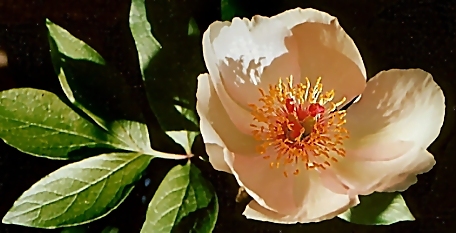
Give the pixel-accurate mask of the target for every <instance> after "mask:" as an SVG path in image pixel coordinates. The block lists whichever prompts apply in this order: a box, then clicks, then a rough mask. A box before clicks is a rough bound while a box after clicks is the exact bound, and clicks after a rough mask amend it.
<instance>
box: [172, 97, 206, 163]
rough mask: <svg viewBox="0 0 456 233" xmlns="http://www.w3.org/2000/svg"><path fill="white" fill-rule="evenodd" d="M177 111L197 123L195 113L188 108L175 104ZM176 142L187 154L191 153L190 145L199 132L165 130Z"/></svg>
mask: <svg viewBox="0 0 456 233" xmlns="http://www.w3.org/2000/svg"><path fill="white" fill-rule="evenodd" d="M175 107H176V109H177V111H179V112H180V113H181V114H182V115H183V116H184V117H185V118H187V119H188V120H189V121H191V122H192V123H193V124H195V125H199V122H198V119H197V116H196V114H195V113H194V112H193V111H191V110H190V109H187V108H184V107H182V106H179V105H176V106H175ZM166 134H168V136H170V137H171V138H172V139H173V140H174V141H175V142H176V143H177V144H179V145H181V146H182V147H183V148H184V149H185V152H186V153H187V154H189V155H190V154H192V145H193V142H194V141H195V138H196V136H198V134H199V132H197V131H189V130H179V131H168V132H166Z"/></svg>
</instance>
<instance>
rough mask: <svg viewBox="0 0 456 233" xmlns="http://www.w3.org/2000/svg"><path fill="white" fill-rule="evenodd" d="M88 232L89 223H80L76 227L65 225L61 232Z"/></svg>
mask: <svg viewBox="0 0 456 233" xmlns="http://www.w3.org/2000/svg"><path fill="white" fill-rule="evenodd" d="M85 232H87V225H80V226H74V227H65V228H63V230H62V231H61V232H60V233H85Z"/></svg>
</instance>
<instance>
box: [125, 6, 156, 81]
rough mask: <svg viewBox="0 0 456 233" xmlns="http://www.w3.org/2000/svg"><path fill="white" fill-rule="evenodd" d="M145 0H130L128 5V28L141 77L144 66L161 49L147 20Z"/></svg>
mask: <svg viewBox="0 0 456 233" xmlns="http://www.w3.org/2000/svg"><path fill="white" fill-rule="evenodd" d="M145 1H146V0H132V1H131V7H130V30H131V33H132V35H133V39H134V40H135V44H136V49H137V51H138V56H139V66H140V70H141V74H142V76H143V79H144V77H145V75H144V71H145V69H146V67H147V66H148V65H149V63H150V61H151V60H152V58H153V57H154V56H155V54H157V53H158V51H160V49H161V45H160V43H158V41H157V40H156V39H155V38H154V36H153V35H152V32H151V26H150V24H149V22H148V21H147V14H146V6H145Z"/></svg>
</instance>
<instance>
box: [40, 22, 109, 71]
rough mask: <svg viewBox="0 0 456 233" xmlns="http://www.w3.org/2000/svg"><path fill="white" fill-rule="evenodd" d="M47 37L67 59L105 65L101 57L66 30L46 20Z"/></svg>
mask: <svg viewBox="0 0 456 233" xmlns="http://www.w3.org/2000/svg"><path fill="white" fill-rule="evenodd" d="M46 26H47V28H48V32H49V35H50V36H51V37H52V39H54V42H55V44H56V45H57V49H58V50H59V52H61V53H62V54H65V55H66V56H67V57H69V58H72V59H76V60H88V61H91V62H94V63H96V64H100V65H105V64H106V62H105V60H104V59H103V57H102V56H101V55H100V54H99V53H98V52H97V51H95V50H94V49H93V48H92V47H90V46H89V45H88V44H86V43H85V42H84V41H81V40H79V39H78V38H76V37H74V36H73V35H71V34H70V33H69V32H68V31H67V30H65V29H63V28H61V27H59V26H58V25H56V24H54V23H53V22H51V21H50V20H49V19H46Z"/></svg>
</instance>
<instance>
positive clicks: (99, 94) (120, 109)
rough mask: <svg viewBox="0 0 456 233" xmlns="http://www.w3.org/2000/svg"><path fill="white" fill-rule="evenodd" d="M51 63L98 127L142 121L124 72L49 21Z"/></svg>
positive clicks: (70, 95) (67, 91)
mask: <svg viewBox="0 0 456 233" xmlns="http://www.w3.org/2000/svg"><path fill="white" fill-rule="evenodd" d="M46 26H47V29H48V34H49V44H50V51H51V58H52V63H53V66H54V70H55V73H56V74H57V75H58V78H59V81H60V85H61V86H62V89H63V91H64V92H65V95H66V96H67V97H68V99H69V100H70V102H71V103H72V104H73V105H74V106H76V107H77V108H79V109H81V110H82V111H83V113H84V114H86V115H87V116H89V117H90V118H92V119H93V121H95V122H96V123H97V124H98V125H99V126H101V127H102V128H105V129H106V125H105V121H113V120H116V119H120V118H122V119H129V120H134V121H142V111H141V109H140V107H139V105H138V104H136V103H137V101H134V99H132V97H133V94H132V93H133V88H132V87H131V86H130V85H128V83H127V82H126V80H125V79H124V78H123V77H122V75H121V74H120V73H119V72H118V71H116V69H115V68H114V67H112V66H109V65H108V64H107V63H106V62H105V60H104V59H103V57H102V56H101V55H100V54H99V53H98V52H97V51H95V50H94V49H93V48H92V47H90V46H89V45H88V44H86V43H85V42H84V41H82V40H79V39H78V38H76V37H74V36H73V35H72V34H71V33H69V32H68V31H67V30H65V29H63V28H61V27H60V26H58V25H56V24H54V23H52V22H51V21H50V20H46Z"/></svg>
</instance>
